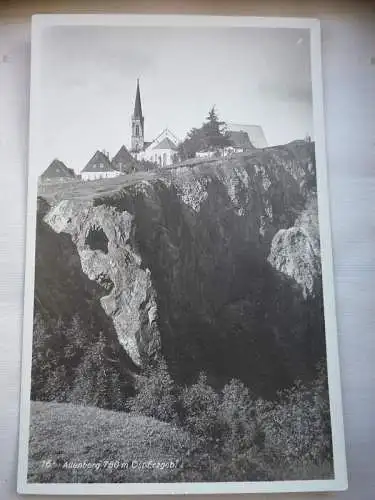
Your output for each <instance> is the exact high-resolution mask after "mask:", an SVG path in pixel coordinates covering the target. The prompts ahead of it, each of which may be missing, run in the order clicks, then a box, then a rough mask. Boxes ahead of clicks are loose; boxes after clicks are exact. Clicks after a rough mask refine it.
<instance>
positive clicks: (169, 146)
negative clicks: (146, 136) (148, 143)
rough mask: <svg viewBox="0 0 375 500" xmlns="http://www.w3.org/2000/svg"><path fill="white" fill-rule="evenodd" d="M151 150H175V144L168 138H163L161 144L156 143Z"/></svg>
mask: <svg viewBox="0 0 375 500" xmlns="http://www.w3.org/2000/svg"><path fill="white" fill-rule="evenodd" d="M152 149H173V150H176V149H177V147H176V144H174V142H172V141H171V139H170V138H169V137H164V139H162V141H161V142H159V143H156V144H155V146H154V147H153V148H152Z"/></svg>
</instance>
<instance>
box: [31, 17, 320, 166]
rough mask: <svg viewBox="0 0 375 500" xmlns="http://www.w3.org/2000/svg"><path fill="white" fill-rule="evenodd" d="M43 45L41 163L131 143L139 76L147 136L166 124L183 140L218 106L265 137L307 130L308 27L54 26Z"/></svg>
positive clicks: (70, 160)
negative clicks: (253, 127) (213, 107)
mask: <svg viewBox="0 0 375 500" xmlns="http://www.w3.org/2000/svg"><path fill="white" fill-rule="evenodd" d="M41 50H42V53H41V61H42V64H41V74H40V79H39V81H40V86H41V88H40V89H39V90H40V92H39V93H38V95H39V96H40V97H39V101H40V102H39V103H38V105H39V106H40V120H41V126H40V129H39V130H40V137H39V139H40V141H41V144H42V145H43V147H42V148H40V149H39V151H40V158H39V164H40V169H41V171H43V170H45V168H47V166H48V165H49V163H50V162H51V161H52V160H53V159H54V158H59V159H60V160H62V161H63V162H65V163H66V165H67V166H68V167H70V168H73V169H74V170H76V171H77V172H79V171H80V170H81V169H82V168H84V166H85V165H86V163H87V162H88V161H89V159H90V158H91V156H92V155H93V154H94V152H95V151H96V150H97V149H100V150H106V151H108V152H109V154H110V156H114V155H115V154H116V152H117V151H118V149H119V148H120V147H121V145H122V144H125V145H126V146H127V147H129V146H130V133H131V114H132V112H133V109H134V99H135V91H136V81H137V78H139V79H140V89H141V99H142V108H143V114H144V117H145V140H146V141H151V140H152V139H154V138H155V137H156V136H157V135H158V134H159V133H160V132H161V130H162V129H164V128H165V127H168V128H169V129H170V130H171V131H172V132H173V133H174V134H175V135H176V136H177V137H178V138H179V139H183V138H184V137H185V136H186V133H187V132H188V131H189V130H190V129H191V128H192V127H199V126H200V125H201V124H202V122H203V121H204V119H205V117H206V116H207V113H208V111H209V109H210V108H211V107H212V106H214V105H215V106H216V109H217V112H218V114H219V117H220V118H221V119H223V120H225V121H226V122H230V123H240V124H247V125H260V126H261V127H262V128H263V131H264V134H265V137H266V140H267V142H268V144H269V145H276V144H283V143H286V142H289V141H292V140H295V139H302V138H304V137H305V136H306V134H310V135H311V136H313V130H312V90H311V68H310V40H309V32H308V30H302V29H301V30H300V29H287V28H218V27H209V28H201V27H197V28H192V27H184V28H181V27H179V28H173V27H170V28H166V27H125V26H124V27H113V26H111V27H109V26H107V27H106V26H54V27H47V28H45V29H44V31H43V38H42V49H41Z"/></svg>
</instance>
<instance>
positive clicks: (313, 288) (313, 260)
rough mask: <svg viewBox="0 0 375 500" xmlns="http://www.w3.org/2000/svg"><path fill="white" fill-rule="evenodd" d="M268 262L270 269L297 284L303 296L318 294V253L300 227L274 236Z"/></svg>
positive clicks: (319, 271) (279, 232)
mask: <svg viewBox="0 0 375 500" xmlns="http://www.w3.org/2000/svg"><path fill="white" fill-rule="evenodd" d="M268 261H269V263H270V264H271V266H272V267H274V268H275V269H277V270H278V271H280V272H282V273H283V274H285V275H286V276H289V277H291V278H293V279H294V280H295V282H296V283H298V284H299V285H300V286H301V288H302V292H303V296H304V297H305V298H307V297H308V296H312V297H314V296H315V295H316V294H317V293H320V282H321V279H320V278H321V263H320V252H319V250H318V249H317V248H316V247H315V246H314V244H313V242H312V239H311V237H310V235H309V234H308V233H307V231H306V230H305V229H304V228H302V227H292V228H289V229H280V231H278V232H277V233H276V235H275V236H274V238H273V240H272V245H271V251H270V255H269V257H268Z"/></svg>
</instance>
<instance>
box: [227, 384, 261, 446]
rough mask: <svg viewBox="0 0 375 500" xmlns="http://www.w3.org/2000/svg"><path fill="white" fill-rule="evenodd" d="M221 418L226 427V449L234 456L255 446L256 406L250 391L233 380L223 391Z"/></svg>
mask: <svg viewBox="0 0 375 500" xmlns="http://www.w3.org/2000/svg"><path fill="white" fill-rule="evenodd" d="M219 418H220V420H221V422H222V423H223V425H225V442H224V446H225V448H226V449H227V450H228V451H230V452H231V453H233V454H236V453H239V452H241V451H243V450H246V449H248V448H250V447H251V446H253V443H254V439H255V432H256V423H255V405H254V403H253V402H252V400H251V398H250V393H249V389H248V388H247V387H246V386H245V385H244V384H243V383H242V382H241V381H239V380H236V379H233V380H231V381H230V382H229V384H227V385H226V386H225V387H224V388H223V390H222V396H221V404H220V410H219Z"/></svg>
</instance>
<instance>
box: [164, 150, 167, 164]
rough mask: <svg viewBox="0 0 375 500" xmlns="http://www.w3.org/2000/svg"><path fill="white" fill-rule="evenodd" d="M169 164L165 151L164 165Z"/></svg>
mask: <svg viewBox="0 0 375 500" xmlns="http://www.w3.org/2000/svg"><path fill="white" fill-rule="evenodd" d="M166 164H167V153H163V165H166Z"/></svg>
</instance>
